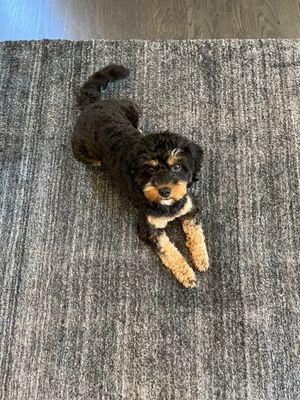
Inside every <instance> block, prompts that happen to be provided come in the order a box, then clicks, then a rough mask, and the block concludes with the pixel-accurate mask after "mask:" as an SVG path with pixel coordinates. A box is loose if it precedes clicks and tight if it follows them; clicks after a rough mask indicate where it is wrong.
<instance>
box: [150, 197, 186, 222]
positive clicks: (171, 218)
mask: <svg viewBox="0 0 300 400" xmlns="http://www.w3.org/2000/svg"><path fill="white" fill-rule="evenodd" d="M192 208H193V203H192V200H191V199H190V197H188V198H187V201H186V203H185V205H184V206H183V207H182V209H181V210H180V211H179V212H178V213H177V214H175V215H172V216H167V217H153V216H152V215H149V216H148V217H147V221H148V222H149V224H151V225H153V226H155V228H158V229H163V228H165V227H166V226H167V225H168V223H169V222H171V221H174V219H176V218H179V217H182V216H184V215H185V214H187V213H188V212H190V211H191V210H192Z"/></svg>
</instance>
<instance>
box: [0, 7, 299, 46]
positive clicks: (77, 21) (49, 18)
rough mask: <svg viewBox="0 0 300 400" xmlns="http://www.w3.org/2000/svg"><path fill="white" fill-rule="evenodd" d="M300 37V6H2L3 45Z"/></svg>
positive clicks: (1, 31) (1, 34)
mask: <svg viewBox="0 0 300 400" xmlns="http://www.w3.org/2000/svg"><path fill="white" fill-rule="evenodd" d="M299 37H300V0H202V1H201V0H0V40H17V39H41V38H49V39H53V38H64V39H96V38H102V39H134V38H138V39H187V38H299Z"/></svg>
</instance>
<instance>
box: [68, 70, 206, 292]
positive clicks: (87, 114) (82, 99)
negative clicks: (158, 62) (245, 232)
mask: <svg viewBox="0 0 300 400" xmlns="http://www.w3.org/2000/svg"><path fill="white" fill-rule="evenodd" d="M128 76H129V71H128V70H127V69H126V68H125V67H123V66H122V65H115V64H112V65H108V66H107V67H105V68H103V69H101V70H100V71H98V72H96V73H95V74H94V75H92V76H91V77H90V78H89V79H88V81H87V82H86V83H85V84H84V85H83V87H82V88H81V90H80V94H79V99H78V100H79V108H80V109H81V110H82V112H81V114H80V115H79V117H78V119H77V122H76V125H75V129H74V136H73V139H72V146H73V152H74V156H75V158H76V159H77V160H79V161H81V162H83V163H85V164H87V165H90V166H100V165H101V166H103V168H104V170H106V171H107V172H108V173H109V174H110V176H111V177H112V178H113V179H114V180H115V181H116V182H118V183H119V184H120V185H121V187H123V189H124V190H125V191H126V192H127V194H128V196H129V198H130V199H131V201H132V202H133V204H134V206H135V207H137V209H138V210H139V215H140V217H139V234H140V237H141V239H142V240H144V241H145V242H147V243H149V244H150V245H151V246H152V247H153V248H154V250H155V252H156V253H157V255H158V256H159V257H160V259H161V260H162V262H163V264H164V265H165V266H166V267H167V268H168V269H170V271H171V272H172V273H173V274H174V276H175V277H176V278H177V280H178V281H179V282H180V283H181V284H182V285H184V286H185V287H186V288H192V287H194V286H195V284H196V277H195V273H194V271H193V269H192V268H191V267H190V266H189V264H188V263H187V261H186V260H185V258H184V257H183V256H182V254H181V253H180V252H179V251H178V249H177V248H176V247H175V246H174V244H173V243H172V242H171V241H170V240H169V238H168V236H167V235H166V233H165V228H166V226H167V224H168V223H169V222H170V221H173V220H175V219H176V218H179V219H180V221H181V223H182V227H183V230H184V232H185V235H186V246H187V247H188V249H189V250H190V254H191V260H192V262H193V265H194V267H195V268H196V269H197V270H199V271H205V270H206V269H207V268H208V255H207V251H206V246H205V241H204V235H203V231H202V228H201V225H200V223H199V222H198V220H197V217H196V214H197V211H198V207H197V204H196V200H195V199H194V198H192V196H191V195H190V194H189V193H188V189H189V187H190V186H191V185H192V184H193V182H195V181H196V180H197V174H198V172H199V170H200V166H201V161H202V149H201V148H200V147H199V146H198V145H196V144H195V143H192V142H191V141H189V140H188V139H186V138H184V137H182V136H179V135H177V134H175V133H171V132H159V133H151V134H148V135H144V134H142V132H141V131H140V130H139V129H138V125H139V109H138V107H137V106H136V105H135V104H134V103H133V102H132V101H129V100H112V99H111V100H102V101H101V100H100V98H99V97H100V96H99V95H100V91H101V90H103V89H105V88H106V86H107V84H108V83H109V82H111V81H115V80H119V79H124V78H127V77H128Z"/></svg>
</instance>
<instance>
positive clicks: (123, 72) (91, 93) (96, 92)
mask: <svg viewBox="0 0 300 400" xmlns="http://www.w3.org/2000/svg"><path fill="white" fill-rule="evenodd" d="M128 76H129V70H128V69H127V68H125V67H124V66H123V65H118V64H110V65H108V66H107V67H104V68H102V69H100V70H99V71H97V72H95V73H94V74H93V75H92V76H91V77H90V78H89V79H88V80H87V81H86V82H85V84H84V85H83V86H82V88H81V89H80V93H79V96H78V106H79V108H80V110H83V109H84V108H85V107H86V106H88V105H89V104H92V103H95V102H96V101H97V100H98V99H99V96H100V92H101V89H102V90H103V89H106V87H107V85H108V83H109V82H111V81H116V80H120V79H125V78H127V77H128Z"/></svg>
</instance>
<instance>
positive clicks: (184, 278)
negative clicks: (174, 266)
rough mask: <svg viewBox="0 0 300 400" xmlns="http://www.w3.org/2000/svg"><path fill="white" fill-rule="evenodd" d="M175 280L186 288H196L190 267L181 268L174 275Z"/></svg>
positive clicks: (194, 276) (195, 280)
mask: <svg viewBox="0 0 300 400" xmlns="http://www.w3.org/2000/svg"><path fill="white" fill-rule="evenodd" d="M175 276H176V278H177V280H178V281H179V282H180V283H181V284H182V285H183V286H184V287H186V288H189V289H192V288H194V287H195V286H196V282H197V279H196V275H195V272H194V271H193V269H192V268H191V267H188V266H186V265H184V266H182V267H181V268H180V269H178V271H176V274H175Z"/></svg>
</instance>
